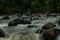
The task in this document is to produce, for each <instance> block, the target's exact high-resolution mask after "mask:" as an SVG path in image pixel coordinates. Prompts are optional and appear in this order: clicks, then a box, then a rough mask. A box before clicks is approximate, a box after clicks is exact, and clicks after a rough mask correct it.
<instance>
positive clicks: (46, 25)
mask: <svg viewBox="0 0 60 40" xmlns="http://www.w3.org/2000/svg"><path fill="white" fill-rule="evenodd" d="M53 27H56V25H54V24H52V23H47V24H45V25H44V26H43V27H42V29H50V28H53Z"/></svg>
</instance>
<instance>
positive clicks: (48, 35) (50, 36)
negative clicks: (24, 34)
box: [43, 29, 56, 40]
mask: <svg viewBox="0 0 60 40" xmlns="http://www.w3.org/2000/svg"><path fill="white" fill-rule="evenodd" d="M55 36H56V35H55V31H54V30H53V29H48V30H45V32H44V33H43V38H44V39H45V40H54V39H55Z"/></svg>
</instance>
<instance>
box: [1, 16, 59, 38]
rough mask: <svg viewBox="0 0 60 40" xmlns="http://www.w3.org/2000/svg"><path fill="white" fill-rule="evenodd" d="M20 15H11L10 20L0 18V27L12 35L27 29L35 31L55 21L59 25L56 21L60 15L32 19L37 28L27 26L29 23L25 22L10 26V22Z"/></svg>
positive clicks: (8, 34) (7, 34)
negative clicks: (24, 23)
mask: <svg viewBox="0 0 60 40" xmlns="http://www.w3.org/2000/svg"><path fill="white" fill-rule="evenodd" d="M16 18H18V17H13V16H12V17H10V20H0V28H1V29H2V30H3V31H4V32H5V33H6V36H7V37H9V36H10V35H12V34H13V33H15V32H22V31H27V30H28V32H27V33H29V32H31V31H33V32H34V31H35V30H37V29H41V28H42V26H43V25H44V24H46V23H49V22H51V23H54V24H56V25H57V23H56V21H57V20H58V19H59V18H60V16H57V17H40V20H34V21H31V22H32V24H31V25H37V26H38V27H37V28H31V29H29V28H27V26H28V24H26V25H23V24H18V25H17V26H15V27H8V23H9V22H10V21H12V20H14V19H16ZM57 28H59V25H57Z"/></svg>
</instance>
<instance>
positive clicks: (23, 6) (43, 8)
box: [0, 0, 60, 14]
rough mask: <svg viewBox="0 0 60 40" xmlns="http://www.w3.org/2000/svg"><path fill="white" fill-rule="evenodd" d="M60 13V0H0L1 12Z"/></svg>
mask: <svg viewBox="0 0 60 40" xmlns="http://www.w3.org/2000/svg"><path fill="white" fill-rule="evenodd" d="M28 10H29V11H30V12H32V13H46V12H48V13H53V12H54V13H55V12H58V13H60V0H0V12H1V11H3V12H6V13H9V14H10V13H26V12H27V11H28Z"/></svg>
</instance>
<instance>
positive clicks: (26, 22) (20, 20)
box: [14, 19, 31, 24]
mask: <svg viewBox="0 0 60 40" xmlns="http://www.w3.org/2000/svg"><path fill="white" fill-rule="evenodd" d="M14 21H15V22H16V23H17V24H31V22H30V21H28V20H23V19H15V20H14Z"/></svg>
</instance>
